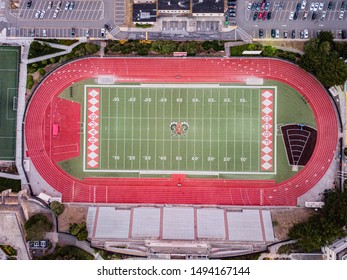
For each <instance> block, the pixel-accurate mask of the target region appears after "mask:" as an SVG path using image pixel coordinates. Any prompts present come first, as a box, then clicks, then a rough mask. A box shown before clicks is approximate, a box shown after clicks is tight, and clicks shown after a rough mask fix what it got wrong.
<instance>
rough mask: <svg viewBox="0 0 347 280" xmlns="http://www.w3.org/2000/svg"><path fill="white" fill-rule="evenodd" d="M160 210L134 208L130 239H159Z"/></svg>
mask: <svg viewBox="0 0 347 280" xmlns="http://www.w3.org/2000/svg"><path fill="white" fill-rule="evenodd" d="M159 231H160V209H159V208H155V207H139V208H134V217H133V227H132V238H159Z"/></svg>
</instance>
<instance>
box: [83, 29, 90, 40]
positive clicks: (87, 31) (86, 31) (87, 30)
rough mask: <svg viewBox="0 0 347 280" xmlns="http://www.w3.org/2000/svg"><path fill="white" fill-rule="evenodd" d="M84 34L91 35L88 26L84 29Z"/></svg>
mask: <svg viewBox="0 0 347 280" xmlns="http://www.w3.org/2000/svg"><path fill="white" fill-rule="evenodd" d="M83 35H84V37H87V38H88V37H89V29H88V28H87V29H85V30H84V34H83Z"/></svg>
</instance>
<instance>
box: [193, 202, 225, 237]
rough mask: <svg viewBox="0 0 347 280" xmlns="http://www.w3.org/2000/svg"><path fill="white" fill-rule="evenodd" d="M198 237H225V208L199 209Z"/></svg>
mask: <svg viewBox="0 0 347 280" xmlns="http://www.w3.org/2000/svg"><path fill="white" fill-rule="evenodd" d="M196 212H197V225H198V232H197V235H198V238H209V239H225V238H226V236H225V219H224V211H223V209H216V208H202V209H197V211H196Z"/></svg>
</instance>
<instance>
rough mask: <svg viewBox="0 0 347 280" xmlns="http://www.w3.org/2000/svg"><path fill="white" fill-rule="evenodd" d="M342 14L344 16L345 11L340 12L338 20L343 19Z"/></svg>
mask: <svg viewBox="0 0 347 280" xmlns="http://www.w3.org/2000/svg"><path fill="white" fill-rule="evenodd" d="M344 14H345V11H340V14H339V19H343V16H344Z"/></svg>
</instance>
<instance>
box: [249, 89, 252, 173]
mask: <svg viewBox="0 0 347 280" xmlns="http://www.w3.org/2000/svg"><path fill="white" fill-rule="evenodd" d="M252 95H253V92H252V90H251V91H250V102H251V106H250V107H249V111H250V112H249V114H250V116H251V118H250V122H249V130H250V131H249V138H250V139H249V140H251V139H252V109H253V99H252ZM249 170H252V145H249Z"/></svg>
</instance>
